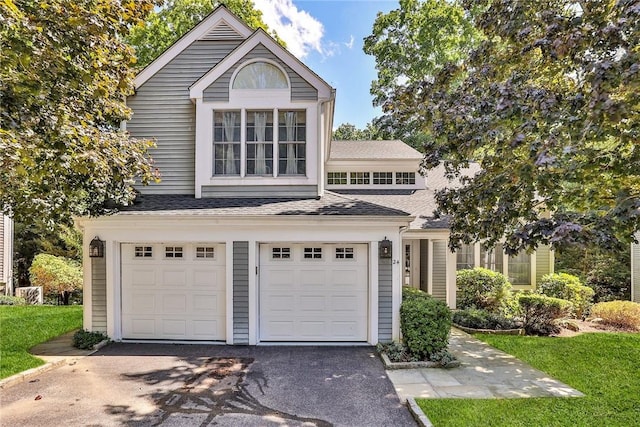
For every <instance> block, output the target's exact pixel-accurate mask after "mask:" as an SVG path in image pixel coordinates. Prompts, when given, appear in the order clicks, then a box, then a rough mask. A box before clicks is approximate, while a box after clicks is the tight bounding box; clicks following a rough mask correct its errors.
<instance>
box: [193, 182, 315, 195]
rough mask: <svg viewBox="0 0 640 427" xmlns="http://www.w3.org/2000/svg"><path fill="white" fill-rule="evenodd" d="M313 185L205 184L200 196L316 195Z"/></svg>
mask: <svg viewBox="0 0 640 427" xmlns="http://www.w3.org/2000/svg"><path fill="white" fill-rule="evenodd" d="M317 195H318V188H317V187H316V186H315V185H243V186H225V185H219V186H215V185H205V186H203V187H202V197H205V198H206V197H272V198H273V197H316V196H317Z"/></svg>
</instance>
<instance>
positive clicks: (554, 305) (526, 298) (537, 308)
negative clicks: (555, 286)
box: [518, 294, 571, 335]
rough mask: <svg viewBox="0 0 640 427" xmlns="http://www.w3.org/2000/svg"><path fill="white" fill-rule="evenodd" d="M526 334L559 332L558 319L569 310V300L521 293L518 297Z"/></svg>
mask: <svg viewBox="0 0 640 427" xmlns="http://www.w3.org/2000/svg"><path fill="white" fill-rule="evenodd" d="M518 303H519V304H520V310H521V312H522V316H523V318H524V325H523V326H524V330H525V332H526V333H527V335H551V334H556V333H558V332H560V326H559V325H558V319H561V318H563V317H565V316H566V315H567V313H568V312H569V310H571V303H570V302H569V301H566V300H563V299H559V298H553V297H548V296H546V295H539V294H529V295H524V294H523V295H521V296H520V298H519V299H518Z"/></svg>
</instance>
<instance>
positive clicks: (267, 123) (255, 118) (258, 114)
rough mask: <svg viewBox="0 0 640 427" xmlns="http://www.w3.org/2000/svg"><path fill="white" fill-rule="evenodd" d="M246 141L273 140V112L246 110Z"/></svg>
mask: <svg viewBox="0 0 640 427" xmlns="http://www.w3.org/2000/svg"><path fill="white" fill-rule="evenodd" d="M246 117H247V118H246V121H247V129H246V130H247V136H246V138H247V143H249V142H271V141H273V112H272V111H247V116H246Z"/></svg>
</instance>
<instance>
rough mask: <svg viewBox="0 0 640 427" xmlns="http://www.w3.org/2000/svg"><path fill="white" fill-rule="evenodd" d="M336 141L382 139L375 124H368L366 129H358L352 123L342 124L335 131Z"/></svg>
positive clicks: (334, 138) (334, 137)
mask: <svg viewBox="0 0 640 427" xmlns="http://www.w3.org/2000/svg"><path fill="white" fill-rule="evenodd" d="M332 138H333V140H334V141H373V140H379V139H382V137H381V135H380V132H379V131H378V129H376V128H375V126H374V125H373V123H368V124H367V127H366V128H365V129H358V128H357V127H355V125H352V124H351V123H342V124H341V125H340V126H338V127H337V128H336V130H334V131H333V136H332Z"/></svg>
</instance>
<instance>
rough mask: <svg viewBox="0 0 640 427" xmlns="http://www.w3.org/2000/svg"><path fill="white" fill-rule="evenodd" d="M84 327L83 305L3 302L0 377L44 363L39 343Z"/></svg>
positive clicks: (0, 322) (0, 310)
mask: <svg viewBox="0 0 640 427" xmlns="http://www.w3.org/2000/svg"><path fill="white" fill-rule="evenodd" d="M81 327H82V306H78V305H75V306H38V305H27V306H8V305H0V378H6V377H8V376H11V375H13V374H16V373H18V372H21V371H24V370H25V369H30V368H35V367H36V366H40V365H42V364H44V362H43V361H42V360H41V359H38V358H37V357H33V356H32V355H30V354H29V349H30V348H31V347H33V346H34V345H36V344H40V343H43V342H45V341H48V340H50V339H51V338H54V337H57V336H59V335H62V334H64V333H65V332H69V331H72V330H74V329H78V328H81Z"/></svg>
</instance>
